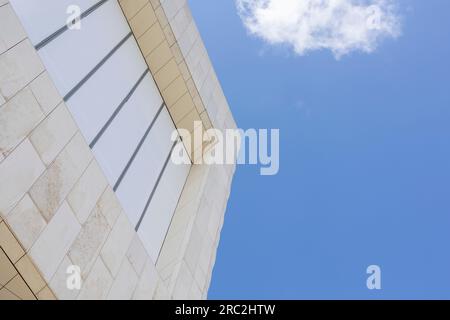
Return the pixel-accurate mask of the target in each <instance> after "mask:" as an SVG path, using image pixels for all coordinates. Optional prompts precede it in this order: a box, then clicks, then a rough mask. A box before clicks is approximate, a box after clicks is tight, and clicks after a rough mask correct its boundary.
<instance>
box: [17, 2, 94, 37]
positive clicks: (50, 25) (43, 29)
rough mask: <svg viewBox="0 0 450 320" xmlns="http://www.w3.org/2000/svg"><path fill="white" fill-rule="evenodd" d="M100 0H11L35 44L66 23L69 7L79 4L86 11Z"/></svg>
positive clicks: (82, 10)
mask: <svg viewBox="0 0 450 320" xmlns="http://www.w3.org/2000/svg"><path fill="white" fill-rule="evenodd" d="M97 2H98V0H76V1H74V0H10V3H11V4H12V5H13V8H14V9H15V11H16V12H17V14H18V16H19V18H20V20H21V21H22V24H23V25H24V27H25V29H26V30H27V31H28V35H29V38H30V40H31V42H32V43H33V45H37V44H38V43H39V42H41V41H42V40H44V39H45V38H47V37H48V36H50V35H51V34H53V33H54V32H56V31H57V30H59V29H60V28H61V27H63V26H65V25H66V22H67V19H68V17H69V14H67V8H68V7H69V6H70V5H77V6H79V7H80V9H81V12H84V11H86V10H87V9H89V8H90V7H92V6H93V5H95V4H96V3H97Z"/></svg>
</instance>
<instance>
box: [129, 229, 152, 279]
mask: <svg viewBox="0 0 450 320" xmlns="http://www.w3.org/2000/svg"><path fill="white" fill-rule="evenodd" d="M127 258H128V260H129V261H130V263H131V265H132V266H133V268H134V270H135V271H136V273H137V274H138V275H140V274H141V273H142V270H143V269H144V266H145V262H146V260H147V258H148V254H147V251H146V250H145V248H144V245H143V244H142V241H141V240H140V239H139V236H138V235H135V236H134V238H133V241H132V242H131V245H130V248H128V252H127Z"/></svg>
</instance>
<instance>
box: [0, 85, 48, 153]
mask: <svg viewBox="0 0 450 320" xmlns="http://www.w3.org/2000/svg"><path fill="white" fill-rule="evenodd" d="M43 118H44V114H43V113H42V110H41V108H40V107H39V104H38V103H37V101H36V99H35V98H34V96H33V94H32V92H31V90H30V89H25V90H22V91H21V92H19V93H18V94H17V95H16V96H15V97H14V98H13V99H11V100H10V101H9V102H7V103H6V104H5V105H3V106H2V107H1V108H0V153H3V154H4V155H7V154H8V153H9V152H11V150H12V149H14V148H15V147H16V146H17V145H18V144H19V143H20V142H21V141H22V140H23V139H24V138H25V137H26V136H27V135H28V134H29V133H30V132H31V130H33V128H34V127H35V126H36V125H37V124H38V123H39V122H40V121H41V120H42V119H43Z"/></svg>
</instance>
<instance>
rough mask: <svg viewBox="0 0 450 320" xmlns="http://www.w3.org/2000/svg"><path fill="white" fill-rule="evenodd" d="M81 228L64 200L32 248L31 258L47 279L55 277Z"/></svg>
mask: <svg viewBox="0 0 450 320" xmlns="http://www.w3.org/2000/svg"><path fill="white" fill-rule="evenodd" d="M80 230H81V226H80V224H79V223H78V221H77V219H76V218H75V215H74V214H73V212H72V210H71V209H70V207H69V205H68V204H67V203H66V202H63V203H62V205H61V207H60V208H59V210H58V212H57V213H56V214H55V216H54V217H53V219H52V220H51V221H50V223H49V224H48V225H47V227H46V228H45V229H44V231H43V232H42V234H41V235H40V236H39V238H38V239H37V241H36V243H35V244H34V245H33V247H32V248H31V250H30V256H31V258H32V259H33V261H34V263H35V264H36V266H37V267H38V268H39V270H40V271H41V272H42V274H43V276H44V279H45V280H46V281H50V279H51V278H52V277H53V275H54V274H55V272H56V270H57V269H58V266H59V264H60V263H61V261H62V260H63V259H64V256H65V255H66V254H67V252H68V251H69V248H70V246H71V245H72V243H73V242H74V241H75V239H76V237H77V235H78V233H79V232H80Z"/></svg>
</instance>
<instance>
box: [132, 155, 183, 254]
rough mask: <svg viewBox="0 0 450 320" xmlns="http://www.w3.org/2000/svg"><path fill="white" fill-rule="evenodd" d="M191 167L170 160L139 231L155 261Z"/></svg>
mask: <svg viewBox="0 0 450 320" xmlns="http://www.w3.org/2000/svg"><path fill="white" fill-rule="evenodd" d="M185 154H187V153H185ZM190 167H191V166H190V165H175V164H174V163H173V162H172V161H169V163H168V165H167V168H166V170H165V171H164V175H163V176H162V179H161V181H160V183H159V185H158V189H157V190H156V193H155V196H154V198H153V201H152V202H151V203H150V205H149V207H148V209H147V212H146V213H145V217H144V220H143V221H142V224H141V227H140V229H139V231H138V234H139V236H140V238H141V239H142V242H143V243H144V245H145V247H146V249H147V252H148V254H149V255H150V257H151V258H152V260H153V261H154V262H155V263H156V261H157V260H158V256H159V252H160V251H161V248H162V245H163V243H164V239H165V237H166V234H167V231H168V229H169V226H170V222H171V221H172V216H173V213H174V212H175V209H176V207H177V204H178V200H179V197H180V194H181V192H182V190H183V187H184V183H185V181H186V179H187V176H188V174H189V170H190Z"/></svg>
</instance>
